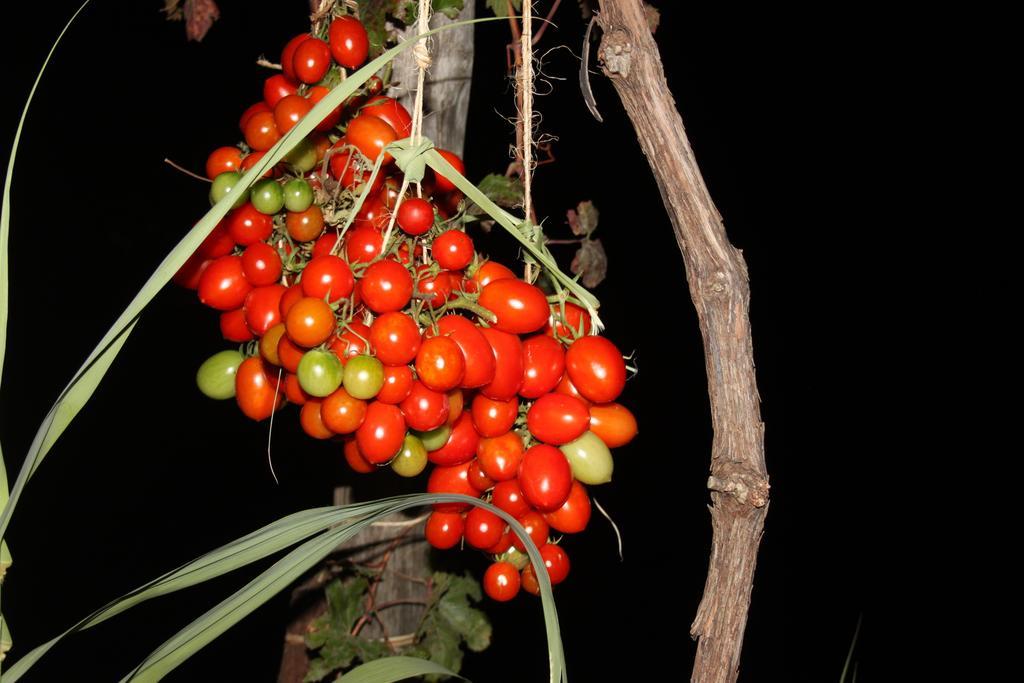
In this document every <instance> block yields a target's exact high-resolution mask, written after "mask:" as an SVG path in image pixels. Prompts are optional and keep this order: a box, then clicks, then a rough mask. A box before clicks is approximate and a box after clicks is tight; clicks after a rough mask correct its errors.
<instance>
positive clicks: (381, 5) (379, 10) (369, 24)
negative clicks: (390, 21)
mask: <svg viewBox="0 0 1024 683" xmlns="http://www.w3.org/2000/svg"><path fill="white" fill-rule="evenodd" d="M358 2H359V20H360V21H361V22H363V27H364V28H365V29H366V35H367V37H368V38H369V39H370V57H371V58H372V57H376V56H377V55H379V54H380V53H382V52H383V51H384V44H385V43H386V42H387V39H388V32H387V29H386V28H385V26H384V22H385V21H386V20H387V16H388V14H394V13H396V12H397V11H398V9H399V8H398V5H399V0H358Z"/></svg>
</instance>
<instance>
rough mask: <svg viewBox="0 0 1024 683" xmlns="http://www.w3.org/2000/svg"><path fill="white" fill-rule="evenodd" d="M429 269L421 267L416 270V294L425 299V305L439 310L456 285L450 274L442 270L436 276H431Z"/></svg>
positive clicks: (425, 266)
mask: <svg viewBox="0 0 1024 683" xmlns="http://www.w3.org/2000/svg"><path fill="white" fill-rule="evenodd" d="M430 270H431V268H430V266H427V265H422V266H420V267H419V268H417V269H416V271H417V280H416V292H417V293H418V294H422V295H424V297H426V298H427V305H428V306H430V308H440V307H441V306H443V305H444V303H445V302H446V301H448V299H450V298H451V296H452V290H453V289H454V288H455V285H456V284H457V283H456V282H455V281H454V280H453V279H452V274H451V273H449V272H448V271H446V270H442V271H441V272H439V273H438V274H437V275H431V272H430Z"/></svg>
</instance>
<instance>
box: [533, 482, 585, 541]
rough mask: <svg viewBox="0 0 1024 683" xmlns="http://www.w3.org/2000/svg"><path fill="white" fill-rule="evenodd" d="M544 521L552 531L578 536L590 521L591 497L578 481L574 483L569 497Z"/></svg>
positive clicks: (548, 514)
mask: <svg viewBox="0 0 1024 683" xmlns="http://www.w3.org/2000/svg"><path fill="white" fill-rule="evenodd" d="M544 519H545V520H546V521H547V523H548V524H550V525H551V528H552V529H555V530H557V531H561V532H562V533H563V534H578V533H579V532H581V531H583V530H584V529H586V528H587V522H589V521H590V496H588V495H587V489H586V488H585V487H584V486H583V484H581V483H579V482H578V481H574V482H573V483H572V489H571V490H570V491H569V497H568V498H567V499H566V500H565V502H564V503H562V506H561V507H560V508H558V509H557V510H555V511H554V512H549V513H547V514H545V515H544Z"/></svg>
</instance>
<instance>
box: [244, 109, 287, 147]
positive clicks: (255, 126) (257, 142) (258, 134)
mask: <svg viewBox="0 0 1024 683" xmlns="http://www.w3.org/2000/svg"><path fill="white" fill-rule="evenodd" d="M280 139H281V131H279V130H278V129H277V122H276V121H274V114H273V112H269V111H261V112H257V113H255V114H253V115H252V116H251V117H250V118H249V120H248V121H247V122H246V124H245V143H246V144H247V145H249V147H251V148H252V149H253V150H255V151H257V152H266V151H267V150H268V149H270V148H271V147H273V146H274V143H276V142H277V141H278V140H280Z"/></svg>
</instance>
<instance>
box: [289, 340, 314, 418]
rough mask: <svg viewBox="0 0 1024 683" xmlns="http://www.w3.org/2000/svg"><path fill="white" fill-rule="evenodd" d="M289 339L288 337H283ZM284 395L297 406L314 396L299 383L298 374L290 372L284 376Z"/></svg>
mask: <svg viewBox="0 0 1024 683" xmlns="http://www.w3.org/2000/svg"><path fill="white" fill-rule="evenodd" d="M283 339H287V337H283ZM284 395H285V398H287V399H288V400H289V401H291V402H292V403H294V404H295V405H297V406H302V405H305V404H306V401H309V400H311V399H312V398H313V397H312V396H310V395H309V394H307V393H306V390H305V389H303V388H302V385H301V384H299V378H298V376H297V375H293V374H292V373H288V375H287V376H286V377H285V378H284Z"/></svg>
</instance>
